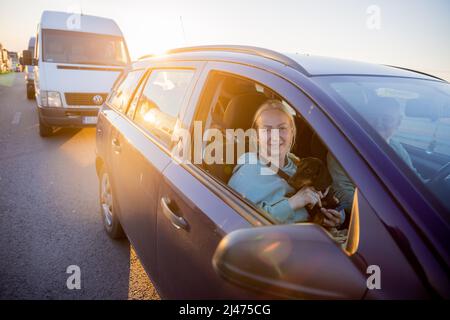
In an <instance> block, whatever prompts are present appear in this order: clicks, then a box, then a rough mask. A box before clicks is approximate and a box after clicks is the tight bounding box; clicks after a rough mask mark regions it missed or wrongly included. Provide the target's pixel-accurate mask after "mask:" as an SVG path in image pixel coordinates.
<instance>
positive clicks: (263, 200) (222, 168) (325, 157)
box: [191, 72, 356, 244]
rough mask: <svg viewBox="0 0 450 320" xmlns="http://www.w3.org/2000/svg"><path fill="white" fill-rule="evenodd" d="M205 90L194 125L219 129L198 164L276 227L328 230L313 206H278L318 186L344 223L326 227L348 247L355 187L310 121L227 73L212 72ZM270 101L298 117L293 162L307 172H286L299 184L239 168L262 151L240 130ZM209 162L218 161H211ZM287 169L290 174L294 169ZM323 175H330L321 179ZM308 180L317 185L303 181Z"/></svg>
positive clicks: (262, 87) (272, 95)
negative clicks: (310, 226) (298, 225)
mask: <svg viewBox="0 0 450 320" xmlns="http://www.w3.org/2000/svg"><path fill="white" fill-rule="evenodd" d="M205 86H206V87H205V90H204V91H203V92H204V94H203V96H202V97H201V99H200V100H199V106H198V108H197V113H196V115H195V117H194V121H200V122H201V124H202V125H201V127H202V128H204V130H205V131H204V132H208V130H209V129H214V130H215V132H216V133H215V135H214V137H213V138H211V139H209V138H208V135H206V137H207V139H206V141H205V140H204V143H203V145H202V146H201V147H202V148H201V156H200V157H197V158H200V159H201V162H200V163H199V162H196V161H195V163H196V164H197V165H198V166H199V167H200V168H201V169H202V170H203V171H205V172H206V173H207V174H208V175H210V176H212V177H213V178H214V179H215V180H216V181H218V182H219V183H221V184H222V185H223V186H225V187H226V188H228V189H231V190H233V191H234V192H236V193H237V194H238V195H239V197H240V198H241V199H242V200H243V201H245V202H247V203H248V202H250V203H251V204H252V205H254V207H255V208H256V209H258V211H260V212H261V214H263V215H264V216H266V217H267V215H269V218H270V220H271V221H273V223H275V224H277V223H298V222H314V223H317V224H320V225H323V226H325V224H324V220H323V217H322V216H321V215H320V212H318V210H317V208H316V209H314V210H312V209H310V208H309V207H302V208H297V209H292V210H290V209H288V208H287V205H288V204H287V203H286V206H284V205H283V206H280V205H279V204H280V203H282V202H283V201H285V200H287V199H288V198H290V197H292V196H293V195H294V194H295V193H296V191H298V190H300V189H301V188H303V187H311V188H313V187H314V188H317V190H320V191H321V192H323V193H325V192H329V193H330V195H329V197H327V198H326V201H327V204H326V206H327V207H326V208H327V209H332V210H334V211H336V214H339V219H340V223H339V229H336V228H328V229H329V230H328V229H327V228H326V226H325V228H326V229H327V231H329V232H330V234H331V236H332V237H333V238H334V239H335V240H336V242H338V243H341V244H342V243H344V242H345V241H346V240H347V239H348V232H349V230H348V227H349V222H350V216H351V215H352V202H353V196H354V193H355V189H356V186H355V184H354V183H353V182H352V180H351V179H350V177H349V176H348V175H347V174H346V171H345V170H344V169H343V167H342V166H341V165H340V163H339V162H338V161H337V160H336V159H335V157H334V156H333V155H332V154H331V153H330V152H329V151H328V148H327V146H326V144H325V143H324V142H323V141H322V140H321V139H320V137H319V136H318V134H317V133H316V132H315V130H314V129H313V128H312V127H311V126H310V124H309V123H308V121H307V120H306V119H305V118H304V117H303V116H302V115H301V114H300V113H299V112H298V111H295V109H294V108H293V106H292V105H291V104H290V103H289V102H288V101H287V100H286V99H285V98H284V97H282V96H281V95H280V94H278V93H277V92H276V91H274V90H273V89H272V88H269V87H267V86H265V85H263V84H260V83H258V82H256V81H254V80H252V79H246V78H242V77H239V76H237V75H232V74H227V73H224V72H212V74H211V75H210V77H209V78H208V80H207V82H206V84H205ZM266 101H272V102H273V101H276V102H277V103H280V104H282V105H284V106H285V107H286V109H287V111H288V112H289V113H291V114H292V116H293V120H294V123H295V128H296V130H295V131H294V132H296V135H295V139H294V141H295V144H294V145H293V146H292V147H291V149H290V155H289V157H290V158H291V159H292V162H293V163H295V166H296V168H297V169H298V168H300V167H301V168H302V169H298V170H296V169H295V168H294V169H292V170H291V171H286V172H289V174H291V177H294V176H295V179H294V180H295V181H296V182H295V181H294V180H291V179H289V182H288V181H287V180H288V179H287V178H282V177H280V176H277V175H274V176H272V177H270V176H262V175H258V173H257V172H260V170H259V169H258V168H259V167H246V168H245V169H243V166H242V163H238V159H239V158H241V159H243V158H242V157H241V156H242V155H243V154H245V153H247V154H248V153H258V152H259V151H258V150H260V149H259V146H258V148H257V149H256V150H255V149H253V150H251V149H250V145H249V143H248V141H247V138H246V136H245V134H243V135H241V136H239V130H240V129H242V132H248V130H249V129H252V128H253V125H254V122H253V119H254V116H255V114H256V113H257V111H258V109H259V108H260V107H261V105H263V104H264V103H265V102H266ZM230 129H231V130H232V131H233V132H234V133H232V136H231V139H230V136H229V134H228V133H227V131H228V130H230ZM220 133H221V134H220ZM191 134H192V135H195V133H191ZM217 136H219V137H221V138H222V143H220V144H216V143H215V142H216V139H217ZM249 136H250V135H249ZM241 145H242V148H241V147H240V146H241ZM217 153H219V154H220V155H217ZM229 155H230V156H229ZM291 156H292V157H291ZM218 157H219V158H218ZM208 158H212V159H214V161H212V162H211V161H208ZM250 158H251V157H250ZM217 160H218V161H217ZM246 161H247V160H246ZM249 164H250V165H251V163H249ZM256 169H258V170H256ZM286 170H290V169H289V167H288V169H286ZM309 171H311V172H316V171H317V177H318V178H317V179H316V178H313V176H314V177H316V174H313V175H311V176H310V174H309V173H307V172H309ZM320 172H327V173H328V174H319V173H320ZM233 176H234V179H233ZM281 179H285V180H286V183H285V182H284V181H280V180H281ZM309 180H311V183H312V184H305V183H303V182H302V181H309ZM316 180H317V181H316ZM297 182H298V183H297ZM302 183H303V184H302ZM308 183H309V182H308ZM288 185H289V186H288ZM291 189H292V190H291ZM327 190H329V191H327ZM284 192H285V193H284ZM322 205H325V202H322ZM292 211H294V212H292ZM319 211H320V210H319ZM306 212H307V213H306ZM305 217H306V218H305ZM350 238H352V237H350Z"/></svg>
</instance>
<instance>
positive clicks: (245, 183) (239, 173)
mask: <svg viewBox="0 0 450 320" xmlns="http://www.w3.org/2000/svg"><path fill="white" fill-rule="evenodd" d="M267 170H269V169H268V167H267V166H266V165H265V164H263V163H261V162H260V161H259V159H258V156H257V154H256V153H245V154H243V155H241V156H240V157H239V159H238V165H237V166H236V167H235V168H234V170H233V175H232V177H231V179H230V181H229V182H228V185H229V186H230V187H232V188H233V189H234V190H236V191H237V192H239V193H240V194H241V195H242V196H243V197H244V198H246V199H248V200H250V201H251V202H253V203H255V204H256V205H257V206H259V207H260V208H262V209H263V210H265V211H266V212H267V213H269V214H270V215H271V216H272V217H273V218H274V219H275V220H276V221H277V222H278V223H296V222H305V221H308V219H309V214H308V211H306V209H305V208H301V209H297V210H293V209H292V207H291V205H290V204H289V202H288V198H287V197H286V194H287V193H290V192H293V191H294V189H293V188H292V187H291V186H290V185H289V184H288V183H287V182H286V180H284V179H283V178H281V177H280V176H278V175H277V174H276V173H273V174H270V175H267V174H262V173H263V172H267ZM282 170H283V171H284V172H286V173H287V174H288V175H290V176H292V175H293V174H294V173H295V171H296V170H297V167H296V165H295V164H294V162H293V161H292V160H291V159H290V157H288V160H287V164H286V166H284V167H283V168H282Z"/></svg>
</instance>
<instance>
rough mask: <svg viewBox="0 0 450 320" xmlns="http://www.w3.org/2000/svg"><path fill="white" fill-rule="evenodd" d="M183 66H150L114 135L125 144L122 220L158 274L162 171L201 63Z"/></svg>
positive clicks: (120, 172)
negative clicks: (157, 244) (159, 201)
mask: <svg viewBox="0 0 450 320" xmlns="http://www.w3.org/2000/svg"><path fill="white" fill-rule="evenodd" d="M179 67H180V69H175V68H171V67H169V66H168V67H164V66H163V65H160V66H158V67H156V66H154V67H153V68H151V69H150V70H148V73H147V76H146V78H145V79H144V80H143V81H142V82H141V87H140V88H139V89H138V90H137V92H136V94H135V96H134V97H133V99H132V101H131V103H130V106H129V108H128V110H127V112H126V113H125V114H124V115H122V116H120V117H118V118H117V119H116V121H115V128H116V129H117V131H116V135H115V136H114V137H113V140H112V144H113V145H116V146H119V147H120V149H119V150H116V153H117V155H116V157H117V163H116V165H115V168H116V172H115V177H117V178H116V180H115V181H114V183H115V184H114V186H115V188H116V189H117V193H118V202H119V204H118V206H119V210H120V221H121V223H122V226H123V228H124V229H125V232H126V234H127V235H128V238H129V240H130V242H131V243H132V245H133V246H134V248H135V250H136V253H137V255H138V256H139V258H140V260H141V262H142V264H143V266H144V268H145V269H146V271H147V272H148V273H149V275H150V276H151V277H152V278H153V279H155V277H154V272H155V271H154V269H155V265H156V259H155V252H156V242H155V236H156V231H155V228H156V211H155V209H156V205H157V203H158V201H157V200H158V198H157V197H158V192H159V185H160V183H161V172H162V170H163V169H164V168H165V167H166V166H167V165H168V164H169V162H170V161H171V157H170V155H169V152H168V150H169V148H170V144H171V141H170V132H171V131H172V130H173V127H174V126H175V124H176V123H177V121H178V120H177V119H178V116H179V114H180V112H181V111H182V109H183V108H184V106H185V105H186V101H187V100H188V99H189V97H190V94H191V92H192V89H193V87H194V84H195V82H196V79H197V78H198V75H199V73H200V69H201V63H186V64H183V63H180V64H179ZM114 139H116V141H114ZM157 283H158V281H155V284H156V286H157Z"/></svg>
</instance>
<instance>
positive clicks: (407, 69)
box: [385, 64, 447, 82]
mask: <svg viewBox="0 0 450 320" xmlns="http://www.w3.org/2000/svg"><path fill="white" fill-rule="evenodd" d="M385 66H387V67H392V68H397V69H401V70H405V71H411V72H415V73H419V74H423V75H424V76H428V77H431V78H435V79H438V80H442V81H445V82H447V80H445V79H442V78H439V77H437V76H434V75H432V74H429V73H425V72H422V71H417V70H414V69H409V68H404V67H398V66H393V65H389V64H386V65H385Z"/></svg>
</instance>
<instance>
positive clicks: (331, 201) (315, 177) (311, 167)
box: [287, 157, 339, 224]
mask: <svg viewBox="0 0 450 320" xmlns="http://www.w3.org/2000/svg"><path fill="white" fill-rule="evenodd" d="M292 160H293V161H294V163H295V164H296V166H297V171H296V172H295V173H294V174H293V175H292V176H291V177H290V178H289V179H288V181H287V182H288V183H289V185H290V186H291V187H293V188H294V189H295V192H297V191H298V190H300V189H301V188H303V187H305V186H309V187H314V189H316V190H317V191H321V192H322V193H325V192H327V191H328V190H329V188H330V186H331V183H332V182H333V179H332V177H331V175H330V173H329V172H328V169H327V167H326V165H325V164H324V163H323V161H322V160H320V159H318V158H313V157H308V158H302V159H299V158H294V157H293V158H292ZM294 194H295V193H294ZM291 195H292V194H290V195H288V196H291ZM321 202H322V207H323V208H327V209H335V208H336V207H337V206H338V204H339V200H338V199H337V198H336V197H335V196H334V195H333V193H332V192H327V195H326V196H325V197H324V198H322V199H321ZM320 209H321V208H320V206H319V204H317V205H315V206H314V207H312V208H308V207H307V210H308V213H309V214H310V216H311V218H312V222H314V223H317V224H322V222H323V219H324V216H323V214H322V213H321V212H320Z"/></svg>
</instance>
